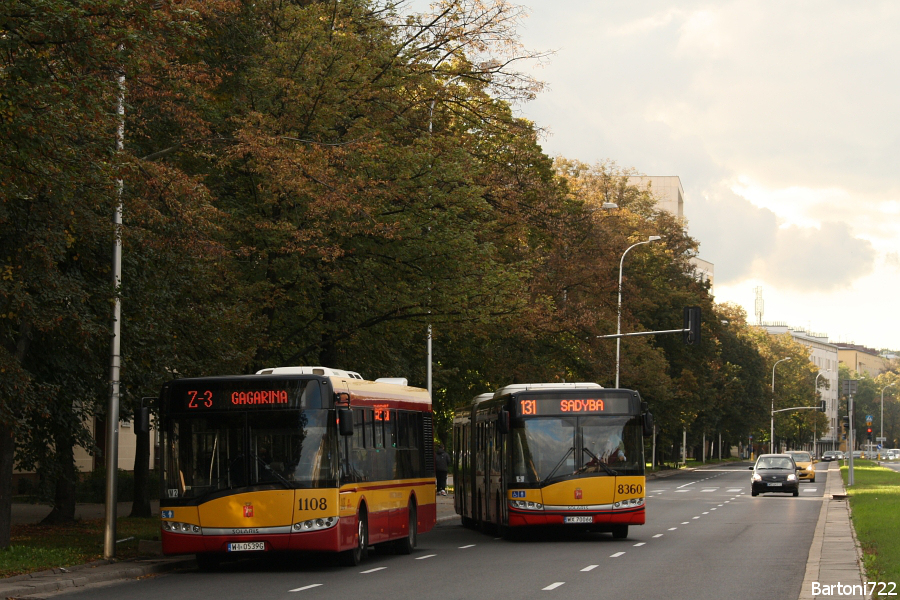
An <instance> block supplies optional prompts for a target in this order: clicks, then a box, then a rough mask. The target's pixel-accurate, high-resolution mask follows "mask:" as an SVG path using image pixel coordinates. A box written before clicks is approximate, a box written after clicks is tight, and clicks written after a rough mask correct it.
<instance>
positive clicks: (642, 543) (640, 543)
mask: <svg viewBox="0 0 900 600" xmlns="http://www.w3.org/2000/svg"><path fill="white" fill-rule="evenodd" d="M646 543H647V542H638V543H637V544H635V545H634V547H635V548H637V547H638V546H643V545H644V544H646Z"/></svg>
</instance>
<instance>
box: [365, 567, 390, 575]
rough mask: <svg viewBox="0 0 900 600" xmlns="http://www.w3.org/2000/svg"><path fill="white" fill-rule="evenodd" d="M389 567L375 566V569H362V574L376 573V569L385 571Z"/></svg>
mask: <svg viewBox="0 0 900 600" xmlns="http://www.w3.org/2000/svg"><path fill="white" fill-rule="evenodd" d="M384 569H387V567H375V568H374V569H369V570H368V571H360V574H361V575H365V574H366V573H374V572H375V571H383V570H384Z"/></svg>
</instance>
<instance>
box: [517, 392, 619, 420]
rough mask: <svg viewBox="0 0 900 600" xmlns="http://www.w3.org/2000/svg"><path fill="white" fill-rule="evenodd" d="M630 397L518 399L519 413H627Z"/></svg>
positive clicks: (554, 414)
mask: <svg viewBox="0 0 900 600" xmlns="http://www.w3.org/2000/svg"><path fill="white" fill-rule="evenodd" d="M629 404H630V399H629V398H627V397H624V396H616V397H608V398H598V397H590V398H571V397H570V398H527V397H520V398H519V399H518V406H517V407H518V411H519V415H521V416H523V417H540V416H560V415H579V414H592V415H596V414H610V413H612V414H627V413H628V410H629Z"/></svg>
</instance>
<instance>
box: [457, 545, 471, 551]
mask: <svg viewBox="0 0 900 600" xmlns="http://www.w3.org/2000/svg"><path fill="white" fill-rule="evenodd" d="M474 547H475V544H469V545H468V546H460V547H459V549H460V550H465V549H466V548H474Z"/></svg>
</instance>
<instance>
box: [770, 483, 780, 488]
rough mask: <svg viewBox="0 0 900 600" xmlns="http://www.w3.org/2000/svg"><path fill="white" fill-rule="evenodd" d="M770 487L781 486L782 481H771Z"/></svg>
mask: <svg viewBox="0 0 900 600" xmlns="http://www.w3.org/2000/svg"><path fill="white" fill-rule="evenodd" d="M769 487H781V484H780V483H770V484H769Z"/></svg>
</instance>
